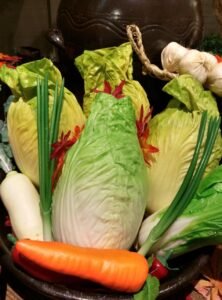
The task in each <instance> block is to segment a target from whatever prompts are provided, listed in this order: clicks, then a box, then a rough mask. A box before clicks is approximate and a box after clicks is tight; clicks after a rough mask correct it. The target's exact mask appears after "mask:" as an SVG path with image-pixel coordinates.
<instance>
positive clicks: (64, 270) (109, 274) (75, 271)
mask: <svg viewBox="0 0 222 300" xmlns="http://www.w3.org/2000/svg"><path fill="white" fill-rule="evenodd" d="M22 257H23V258H25V259H26V261H29V262H31V263H32V264H35V265H37V266H39V268H40V270H47V271H50V272H55V274H63V275H64V276H73V277H74V278H76V277H77V278H81V279H84V280H90V281H92V282H95V283H98V284H100V285H103V286H104V287H107V288H109V289H112V290H116V291H121V292H132V293H134V292H137V291H138V290H140V289H141V287H142V286H143V284H144V282H145V280H146V278H147V275H148V263H147V260H146V259H145V258H144V257H143V256H142V255H140V254H138V253H136V252H132V251H128V250H120V249H94V248H83V247H78V246H73V245H68V244H65V243H61V242H54V241H52V242H51V241H50V242H47V241H33V240H19V241H17V242H16V244H15V246H14V247H13V250H12V258H13V260H14V262H15V263H17V264H19V265H20V266H21V267H23V268H24V269H26V271H28V268H26V267H25V265H24V264H23V263H22V262H24V261H25V260H24V259H20V258H22ZM43 273H44V272H43ZM38 275H39V274H38ZM43 276H44V274H43ZM44 279H46V278H44Z"/></svg>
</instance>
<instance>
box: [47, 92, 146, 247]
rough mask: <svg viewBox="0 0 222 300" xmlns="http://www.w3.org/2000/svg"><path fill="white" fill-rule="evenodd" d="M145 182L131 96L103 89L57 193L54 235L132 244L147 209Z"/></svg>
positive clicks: (92, 243) (80, 241)
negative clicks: (118, 97) (123, 95)
mask: <svg viewBox="0 0 222 300" xmlns="http://www.w3.org/2000/svg"><path fill="white" fill-rule="evenodd" d="M147 184H148V179H147V170H146V166H145V162H144V159H143V154H142V151H141V149H140V145H139V141H138V138H137V130H136V125H135V111H134V108H133V106H132V101H131V99H130V98H129V97H124V98H122V99H119V100H118V99H116V98H115V97H113V96H112V95H109V94H105V93H99V94H98V95H97V96H96V98H95V100H94V101H93V104H92V109H91V113H90V115H89V117H88V119H87V121H86V125H85V128H84V130H83V132H82V134H81V136H80V139H79V140H78V141H77V143H76V144H74V145H73V146H72V147H71V148H70V149H69V150H68V152H67V154H66V159H65V163H64V166H63V169H62V174H61V175H60V178H59V180H58V183H57V185H56V187H55V190H54V193H53V205H52V224H53V225H52V228H53V235H54V238H55V239H56V240H59V241H62V242H65V243H71V244H75V245H80V246H85V247H95V248H130V246H131V245H132V244H133V242H134V240H135V238H136V235H137V233H138V230H139V227H140V225H141V222H142V219H143V215H144V212H145V206H146V199H147V191H148V187H147Z"/></svg>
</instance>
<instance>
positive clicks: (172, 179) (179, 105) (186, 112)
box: [147, 74, 222, 213]
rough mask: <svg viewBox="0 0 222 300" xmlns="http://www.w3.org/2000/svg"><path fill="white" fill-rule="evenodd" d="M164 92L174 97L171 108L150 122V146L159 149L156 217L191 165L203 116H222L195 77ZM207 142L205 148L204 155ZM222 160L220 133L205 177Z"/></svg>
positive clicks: (153, 198)
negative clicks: (204, 113)
mask: <svg viewBox="0 0 222 300" xmlns="http://www.w3.org/2000/svg"><path fill="white" fill-rule="evenodd" d="M163 90H164V92H166V93H168V94H169V95H170V96H171V100H170V101H169V103H168V105H167V107H166V108H165V109H164V110H163V111H162V112H160V113H158V114H157V115H155V116H154V117H153V118H152V119H151V120H150V122H149V130H150V131H149V133H150V134H149V137H148V143H149V144H152V145H155V147H157V148H158V149H159V152H158V153H155V155H152V154H150V156H151V159H150V166H148V168H147V169H148V172H149V174H150V176H149V199H148V202H147V210H148V212H149V213H154V212H155V211H158V210H160V209H162V208H163V207H166V206H168V205H169V204H170V203H171V202H172V200H173V199H174V197H175V195H176V193H177V191H178V189H179V187H180V185H181V183H182V182H183V179H184V177H185V175H186V172H187V170H188V167H189V164H190V162H191V159H192V156H193V153H194V149H195V145H196V141H197V135H198V130H199V126H200V120H201V115H202V112H203V111H205V110H206V111H207V112H208V115H209V116H219V110H218V107H217V103H216V100H215V98H214V97H213V95H212V94H211V92H210V91H207V90H204V88H203V86H202V85H201V84H200V83H199V82H198V81H197V80H196V79H194V78H193V77H192V76H191V75H187V74H186V75H181V76H179V77H177V78H175V79H172V80H171V81H170V82H168V83H167V84H166V85H165V86H164V88H163ZM205 143H207V141H206V138H205V139H204V142H203V144H202V147H201V153H202V152H203V149H204V145H205ZM221 157H222V138H221V132H220V131H219V133H218V137H217V140H216V142H215V145H214V148H213V150H212V154H211V157H210V160H209V163H208V165H207V167H206V170H205V175H206V174H208V173H209V171H210V170H212V169H214V168H215V167H216V166H217V165H218V164H219V162H220V159H221Z"/></svg>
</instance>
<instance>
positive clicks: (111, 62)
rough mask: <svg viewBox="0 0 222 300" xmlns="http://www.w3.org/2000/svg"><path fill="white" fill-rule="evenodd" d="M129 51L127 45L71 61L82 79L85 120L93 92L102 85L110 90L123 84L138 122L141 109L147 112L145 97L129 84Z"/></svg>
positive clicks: (143, 93) (99, 51) (131, 63)
mask: <svg viewBox="0 0 222 300" xmlns="http://www.w3.org/2000/svg"><path fill="white" fill-rule="evenodd" d="M132 54H133V50H132V47H131V44H130V43H124V44H122V45H120V46H118V47H111V48H104V49H98V50H93V51H87V50H86V51H84V53H83V54H82V55H80V56H79V57H77V58H76V59H75V65H76V66H77V68H78V70H79V72H80V74H81V76H82V77H83V79H84V86H85V95H84V103H83V108H84V112H85V114H86V116H88V115H89V112H90V110H91V104H92V102H93V100H94V98H95V92H93V90H94V89H95V88H97V89H98V90H103V85H104V81H107V82H109V83H110V84H111V86H112V88H114V87H115V86H118V85H119V84H120V82H121V81H122V80H124V81H125V85H124V87H123V94H124V95H125V96H130V97H131V99H132V102H133V105H134V107H135V110H136V117H137V119H138V118H139V115H140V110H141V106H142V105H143V108H144V112H145V114H146V112H147V111H148V110H149V101H148V98H147V95H146V93H145V91H144V89H143V88H142V86H141V85H140V83H139V82H138V81H135V80H133V75H132V74H133V60H132Z"/></svg>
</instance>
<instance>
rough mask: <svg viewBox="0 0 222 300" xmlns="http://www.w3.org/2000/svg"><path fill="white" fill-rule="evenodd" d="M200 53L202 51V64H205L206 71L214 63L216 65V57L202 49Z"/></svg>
mask: <svg viewBox="0 0 222 300" xmlns="http://www.w3.org/2000/svg"><path fill="white" fill-rule="evenodd" d="M201 53H202V55H203V56H204V59H205V61H204V66H205V68H206V70H207V71H208V72H210V71H211V70H212V69H213V68H214V67H215V65H217V63H218V62H217V59H216V56H215V55H213V54H211V53H209V52H204V51H203V52H201Z"/></svg>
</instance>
